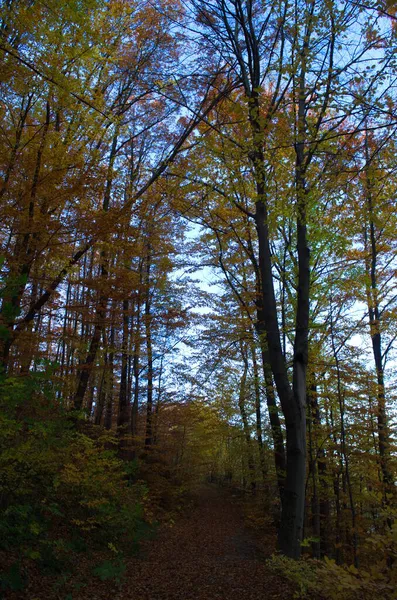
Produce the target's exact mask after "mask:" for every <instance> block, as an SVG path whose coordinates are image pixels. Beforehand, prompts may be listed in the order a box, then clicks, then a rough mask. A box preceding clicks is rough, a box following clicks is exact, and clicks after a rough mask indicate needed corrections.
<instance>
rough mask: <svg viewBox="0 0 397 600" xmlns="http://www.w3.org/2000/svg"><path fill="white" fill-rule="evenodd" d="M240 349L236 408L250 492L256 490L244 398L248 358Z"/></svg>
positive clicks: (242, 349) (242, 348)
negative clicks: (240, 424)
mask: <svg viewBox="0 0 397 600" xmlns="http://www.w3.org/2000/svg"><path fill="white" fill-rule="evenodd" d="M240 347H241V355H242V358H243V363H244V368H243V374H242V376H241V379H240V391H239V398H238V407H239V409H240V415H241V419H242V421H243V430H244V437H245V442H246V449H247V465H248V472H249V480H250V487H251V489H252V490H254V489H255V488H256V478H255V463H254V456H253V452H252V440H251V433H250V427H249V424H248V416H247V410H246V405H245V397H246V391H247V374H248V358H247V354H246V349H245V348H244V347H243V344H241V346H240Z"/></svg>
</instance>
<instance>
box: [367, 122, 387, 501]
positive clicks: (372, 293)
mask: <svg viewBox="0 0 397 600" xmlns="http://www.w3.org/2000/svg"><path fill="white" fill-rule="evenodd" d="M365 183H366V188H365V191H366V201H367V219H368V220H367V224H366V225H365V229H364V245H365V251H366V259H365V268H366V274H367V278H366V294H367V305H368V315H369V327H370V334H371V342H372V352H373V357H374V361H375V369H376V382H377V394H376V396H377V405H378V406H377V424H378V444H379V446H378V447H379V462H380V469H381V473H382V479H383V502H384V504H385V505H387V504H389V503H390V498H391V497H392V496H393V495H394V492H395V490H394V478H393V474H392V469H391V467H390V432H389V427H388V422H387V414H386V396H385V374H384V365H383V356H382V335H381V310H380V306H379V291H378V273H377V258H378V247H377V246H378V245H377V236H376V225H375V216H374V210H375V207H374V193H373V187H374V182H373V175H372V173H371V158H370V150H369V140H368V131H367V130H366V133H365Z"/></svg>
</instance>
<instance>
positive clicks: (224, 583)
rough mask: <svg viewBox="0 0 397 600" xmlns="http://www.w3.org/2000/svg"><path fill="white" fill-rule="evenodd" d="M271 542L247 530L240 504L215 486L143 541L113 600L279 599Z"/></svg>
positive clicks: (286, 593) (281, 591) (283, 594)
mask: <svg viewBox="0 0 397 600" xmlns="http://www.w3.org/2000/svg"><path fill="white" fill-rule="evenodd" d="M273 544H274V539H272V538H268V537H267V536H265V537H263V536H257V535H256V534H255V532H254V531H253V530H251V529H250V528H248V527H247V525H246V522H245V519H244V515H243V507H242V503H241V501H239V500H238V499H237V498H233V496H232V494H231V493H230V492H229V491H225V490H222V489H219V488H216V487H213V486H206V487H202V488H201V489H200V492H199V494H198V495H197V497H196V500H195V504H194V508H193V510H192V511H189V514H186V515H185V516H183V517H182V518H181V519H179V520H178V521H177V522H176V523H175V525H174V526H173V527H172V528H171V529H170V528H164V529H163V530H162V531H160V532H159V535H158V537H157V538H156V540H154V541H151V542H148V543H146V547H145V546H144V548H143V550H144V554H143V558H141V559H140V560H135V561H133V564H131V571H130V573H129V576H128V579H127V581H126V582H125V584H124V585H123V587H122V589H121V590H120V591H119V593H118V595H116V596H115V600H116V598H117V600H182V599H186V600H190V599H191V600H193V599H194V600H218V599H219V600H277V599H284V598H285V599H286V598H289V597H290V589H288V588H287V586H286V584H285V582H280V580H279V578H277V577H276V576H275V575H274V574H272V573H270V572H269V570H268V568H267V566H266V564H265V560H266V558H267V557H268V556H269V555H270V554H271V552H272V551H273Z"/></svg>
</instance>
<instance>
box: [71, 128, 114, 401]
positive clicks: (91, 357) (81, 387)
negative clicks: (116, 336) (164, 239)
mask: <svg viewBox="0 0 397 600" xmlns="http://www.w3.org/2000/svg"><path fill="white" fill-rule="evenodd" d="M117 140H118V129H117V127H116V131H115V134H114V136H113V142H112V148H111V151H110V156H109V164H108V172H107V180H106V187H105V193H104V198H103V210H104V212H108V210H109V204H110V194H111V189H112V184H113V166H114V161H115V158H116V150H117ZM108 262H109V257H108V253H107V252H106V251H105V250H102V252H101V264H100V286H101V287H100V290H99V300H98V304H97V306H96V310H95V326H94V333H93V335H92V338H91V341H90V347H89V350H88V354H87V357H86V360H85V363H84V365H83V366H82V367H81V370H80V376H79V379H78V384H77V390H76V393H75V396H74V399H73V407H74V408H75V409H76V410H81V408H82V407H83V402H84V396H85V392H86V389H87V385H88V381H89V379H90V375H91V372H92V369H93V366H94V363H95V358H96V355H97V352H98V349H99V346H100V340H101V335H102V332H103V328H104V325H105V321H106V313H107V305H108V294H107V292H106V290H105V291H104V288H106V284H107V278H108Z"/></svg>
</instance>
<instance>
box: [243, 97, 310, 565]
mask: <svg viewBox="0 0 397 600" xmlns="http://www.w3.org/2000/svg"><path fill="white" fill-rule="evenodd" d="M249 102H250V105H249V117H250V123H251V129H252V139H253V146H254V151H253V163H254V170H255V180H256V193H257V201H256V213H255V222H256V229H257V234H258V245H259V269H260V276H261V289H262V310H263V318H264V324H265V330H266V341H267V345H268V352H269V362H270V366H271V369H272V372H273V377H274V381H275V384H276V389H277V393H278V396H279V398H280V402H281V408H282V411H283V414H284V417H285V425H286V433H287V446H286V448H287V469H286V479H285V486H284V491H283V500H282V513H281V524H280V530H279V538H278V542H279V548H280V550H281V552H282V553H283V554H285V555H287V556H290V557H292V558H299V557H300V553H301V541H302V533H303V519H304V508H305V478H306V411H305V405H306V364H307V335H308V334H307V321H308V316H307V315H306V314H305V310H306V311H307V309H308V283H309V279H308V276H309V270H308V269H306V268H305V267H306V264H308V253H307V247H306V245H305V241H306V238H305V234H306V229H305V227H304V226H303V225H302V223H301V222H300V223H298V227H300V231H298V255H299V258H300V266H299V274H298V280H299V281H298V307H297V315H296V336H295V347H294V372H293V389H291V385H290V382H289V377H288V372H287V366H286V364H285V360H284V356H283V351H282V346H281V335H280V328H279V324H278V317H277V304H276V298H275V292H274V283H273V273H272V260H271V253H270V240H269V230H268V215H267V198H266V169H265V162H264V154H263V146H264V136H263V131H262V127H261V122H260V106H259V99H258V94H257V93H256V92H253V93H252V96H251V97H250V98H249ZM305 342H306V347H305Z"/></svg>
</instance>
